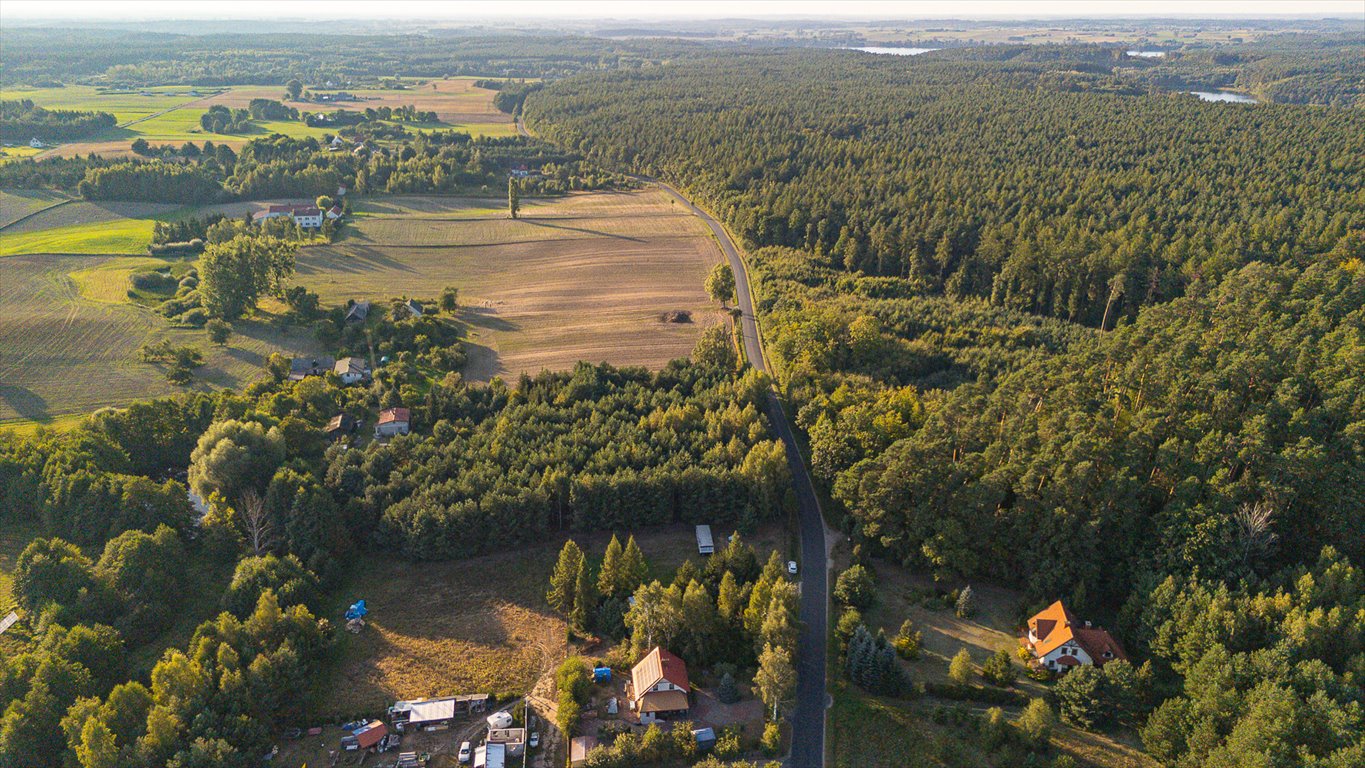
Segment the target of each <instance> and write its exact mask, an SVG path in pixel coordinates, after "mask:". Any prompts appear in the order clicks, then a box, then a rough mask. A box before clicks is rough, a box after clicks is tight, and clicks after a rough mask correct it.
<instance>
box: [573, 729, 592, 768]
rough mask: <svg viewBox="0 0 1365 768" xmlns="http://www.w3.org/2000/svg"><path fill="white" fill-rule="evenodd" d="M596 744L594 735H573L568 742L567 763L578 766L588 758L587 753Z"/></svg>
mask: <svg viewBox="0 0 1365 768" xmlns="http://www.w3.org/2000/svg"><path fill="white" fill-rule="evenodd" d="M596 746H597V737H596V736H575V737H573V739H572V740H571V741H570V742H569V765H571V766H580V765H582V764H583V763H584V761H586V760H587V759H588V753H589V752H591V751H592V750H593V747H596Z"/></svg>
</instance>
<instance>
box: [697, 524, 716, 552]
mask: <svg viewBox="0 0 1365 768" xmlns="http://www.w3.org/2000/svg"><path fill="white" fill-rule="evenodd" d="M715 551H716V543H715V541H713V540H712V539H711V526H709V525H699V526H697V552H698V553H699V554H703V555H711V554H715Z"/></svg>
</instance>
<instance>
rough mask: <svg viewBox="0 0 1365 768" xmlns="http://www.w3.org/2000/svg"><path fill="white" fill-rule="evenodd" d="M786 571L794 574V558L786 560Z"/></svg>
mask: <svg viewBox="0 0 1365 768" xmlns="http://www.w3.org/2000/svg"><path fill="white" fill-rule="evenodd" d="M787 573H790V574H791V575H793V576H795V575H796V561H795V560H788V561H787Z"/></svg>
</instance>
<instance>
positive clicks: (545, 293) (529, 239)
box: [297, 189, 722, 381]
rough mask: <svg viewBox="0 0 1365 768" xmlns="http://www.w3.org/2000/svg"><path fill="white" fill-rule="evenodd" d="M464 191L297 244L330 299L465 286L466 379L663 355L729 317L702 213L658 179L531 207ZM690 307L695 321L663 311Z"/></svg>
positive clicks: (649, 361)
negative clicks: (518, 211) (320, 241)
mask: <svg viewBox="0 0 1365 768" xmlns="http://www.w3.org/2000/svg"><path fill="white" fill-rule="evenodd" d="M498 205H499V204H498V203H493V202H491V201H488V200H471V199H459V198H387V199H381V200H378V201H363V203H362V204H361V205H360V206H359V211H358V214H359V215H357V217H356V219H355V221H354V223H353V224H352V225H351V226H350V227H348V228H347V229H348V233H347V235H346V236H345V237H344V238H343V239H342V240H340V241H339V242H337V243H335V244H333V245H329V246H319V247H310V248H306V249H304V250H302V251H300V253H299V257H298V274H297V279H298V281H299V282H300V283H302V284H303V285H306V286H308V287H309V288H311V289H313V290H315V291H317V292H318V293H319V294H320V295H321V296H322V299H323V301H324V302H329V303H342V302H345V301H346V300H347V299H375V298H382V297H385V296H395V295H407V296H412V297H416V298H435V297H437V296H438V295H439V294H440V292H441V289H442V288H444V287H445V286H448V285H449V286H456V287H458V288H459V289H460V302H461V304H462V306H463V307H464V311H463V317H464V319H465V320H467V321H468V322H469V323H470V325H471V326H472V332H471V336H470V341H471V349H470V353H471V354H470V362H469V365H468V366H467V369H466V377H467V378H470V379H474V380H480V381H486V380H488V379H490V378H492V377H494V376H502V377H505V378H508V377H515V376H517V375H518V374H520V373H522V372H527V373H532V374H534V373H537V372H539V371H540V370H542V369H552V370H553V369H563V368H568V367H571V366H572V365H573V364H574V363H576V362H578V361H579V360H588V361H591V362H601V361H606V362H609V363H612V364H616V365H647V366H653V367H658V366H660V365H662V364H664V363H666V362H667V361H668V360H671V359H673V358H676V357H680V356H684V355H686V354H688V353H689V352H690V351H691V349H692V345H693V344H694V343H695V342H696V338H697V334H698V333H699V332H700V329H701V328H703V327H705V326H706V325H709V324H713V323H716V322H720V320H721V319H722V317H721V315H720V313H719V312H718V311H717V309H716V307H715V305H714V304H713V303H712V302H711V301H710V300H709V299H708V297H707V296H706V294H705V292H704V290H703V288H702V284H703V282H704V280H705V277H706V273H707V271H708V270H710V268H711V266H712V265H713V264H715V263H716V262H718V261H719V260H720V251H719V250H718V248H717V247H716V244H715V242H714V240H712V238H711V236H710V234H709V232H708V231H707V230H706V228H705V227H704V225H702V223H701V222H700V221H699V220H697V219H696V218H695V217H693V216H691V215H690V214H688V213H687V212H685V211H684V210H682V209H681V208H679V207H677V206H675V205H672V204H671V203H670V200H669V198H668V197H667V196H666V195H664V194H663V193H662V192H659V191H658V190H653V189H649V190H642V191H634V192H615V193H591V194H589V193H583V194H575V195H570V196H568V197H565V198H557V199H550V200H534V201H526V202H525V203H524V205H523V212H522V218H521V219H520V220H515V221H514V220H511V219H508V218H506V214H505V213H503V211H502V209H501V208H500V207H493V206H498ZM674 310H682V311H686V312H690V313H691V317H692V320H693V322H691V323H668V322H664V321H663V319H662V318H663V317H664V315H665V314H666V313H668V312H670V311H674Z"/></svg>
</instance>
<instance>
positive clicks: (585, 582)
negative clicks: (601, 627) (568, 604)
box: [569, 558, 597, 633]
mask: <svg viewBox="0 0 1365 768" xmlns="http://www.w3.org/2000/svg"><path fill="white" fill-rule="evenodd" d="M596 610H597V593H596V591H595V590H594V589H593V581H592V578H591V577H590V576H589V575H588V560H587V558H579V560H578V577H577V579H575V581H574V594H573V610H572V611H571V612H570V613H569V625H570V626H571V627H573V629H574V631H576V632H579V633H583V632H587V631H588V628H589V627H591V626H592V618H593V614H594V613H595V612H596Z"/></svg>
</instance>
